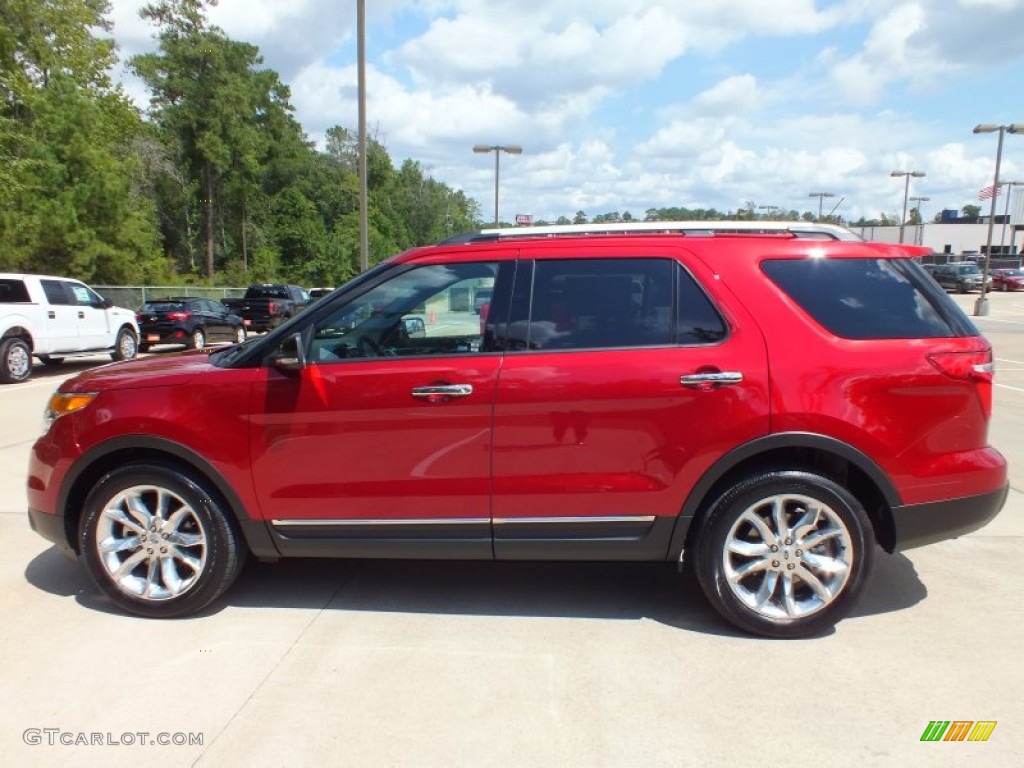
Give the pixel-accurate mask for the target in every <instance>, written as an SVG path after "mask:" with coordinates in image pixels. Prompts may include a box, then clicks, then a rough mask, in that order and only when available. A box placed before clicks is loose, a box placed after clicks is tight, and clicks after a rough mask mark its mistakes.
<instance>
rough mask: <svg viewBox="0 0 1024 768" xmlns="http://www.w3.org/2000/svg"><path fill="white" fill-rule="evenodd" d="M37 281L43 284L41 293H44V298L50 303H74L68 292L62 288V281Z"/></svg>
mask: <svg viewBox="0 0 1024 768" xmlns="http://www.w3.org/2000/svg"><path fill="white" fill-rule="evenodd" d="M39 282H40V284H41V285H42V286H43V293H45V294H46V300H47V301H48V302H50V303H51V304H74V303H75V302H74V300H73V298H72V297H71V294H70V292H69V291H66V290H65V289H64V283H62V282H61V281H60V280H40V281H39Z"/></svg>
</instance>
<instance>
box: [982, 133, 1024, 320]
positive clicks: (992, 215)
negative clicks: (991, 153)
mask: <svg viewBox="0 0 1024 768" xmlns="http://www.w3.org/2000/svg"><path fill="white" fill-rule="evenodd" d="M997 131H998V133H999V141H998V142H997V143H996V174H995V178H994V179H993V181H992V206H991V208H990V210H989V214H988V238H987V241H986V243H987V244H986V246H985V272H984V274H983V275H982V279H981V295H980V296H979V297H978V300H977V301H976V302H975V303H974V314H975V315H976V316H978V317H980V316H982V315H987V314H988V295H987V294H988V272H989V265H990V264H991V263H992V226H993V225H994V224H995V223H996V197H998V195H997V194H996V193H997V192H998V191H999V165H1000V163H1002V161H1003V134H1005V133H1007V132H1009V133H1024V123H1011V124H1010V125H995V124H994V123H981V124H980V125H976V126H974V133H996V132H997Z"/></svg>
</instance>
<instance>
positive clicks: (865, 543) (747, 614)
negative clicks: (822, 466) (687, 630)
mask: <svg viewBox="0 0 1024 768" xmlns="http://www.w3.org/2000/svg"><path fill="white" fill-rule="evenodd" d="M873 561H874V540H873V535H872V528H871V523H870V521H869V520H868V517H867V514H866V513H865V512H864V508H863V506H862V505H861V504H860V502H859V501H858V500H857V499H856V498H855V497H854V496H853V495H852V494H851V493H850V492H849V491H847V490H846V489H845V488H843V487H842V486H840V485H839V484H837V483H835V482H834V481H832V480H830V479H828V478H825V477H821V476H819V475H815V474H812V473H809V472H795V471H785V472H766V473H764V474H760V475H757V476H755V477H752V478H749V479H747V480H744V481H742V482H740V483H738V484H736V485H735V486H733V487H732V488H730V489H729V490H727V491H726V492H725V493H724V494H723V495H722V496H721V497H719V499H718V500H717V501H716V502H715V503H714V505H713V506H712V507H711V510H710V512H709V514H708V517H707V519H706V520H705V522H704V525H703V527H702V529H701V531H700V538H699V539H698V542H697V546H696V560H695V566H696V572H697V579H698V581H699V582H700V585H701V588H702V589H703V591H704V594H705V595H706V596H707V598H708V600H710V601H711V603H712V605H713V606H714V607H715V609H716V610H717V611H718V612H719V613H720V614H722V616H724V617H725V618H726V619H728V620H729V621H730V622H732V623H733V624H735V625H736V626H738V627H740V628H741V629H744V630H746V631H748V632H753V633H756V634H759V635H765V636H769V637H806V636H810V635H815V634H818V633H820V632H822V631H824V630H826V629H828V628H830V627H831V626H832V625H833V624H835V623H836V622H837V621H839V620H840V619H842V618H843V617H844V616H845V615H846V614H847V613H849V611H850V609H851V608H852V607H853V605H854V603H855V602H856V600H857V597H858V595H859V593H860V591H861V589H862V588H863V586H864V583H865V582H866V580H867V578H868V575H869V574H870V572H871V567H872V564H873Z"/></svg>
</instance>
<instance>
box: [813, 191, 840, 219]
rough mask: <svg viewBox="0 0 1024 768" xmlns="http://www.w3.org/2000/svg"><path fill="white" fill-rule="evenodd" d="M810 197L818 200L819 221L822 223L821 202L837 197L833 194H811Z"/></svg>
mask: <svg viewBox="0 0 1024 768" xmlns="http://www.w3.org/2000/svg"><path fill="white" fill-rule="evenodd" d="M808 197H816V198H818V221H821V202H822V200H824V199H825V198H826V197H835V195H833V194H832V193H831V192H811V194H809V195H808Z"/></svg>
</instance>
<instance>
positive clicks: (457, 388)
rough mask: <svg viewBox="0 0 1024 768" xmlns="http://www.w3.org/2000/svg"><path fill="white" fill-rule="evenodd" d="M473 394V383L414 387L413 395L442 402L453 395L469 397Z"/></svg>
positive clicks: (421, 398)
mask: <svg viewBox="0 0 1024 768" xmlns="http://www.w3.org/2000/svg"><path fill="white" fill-rule="evenodd" d="M472 394H473V385H472V384H434V385H431V386H429V387H413V390H412V396H413V397H415V398H419V399H420V400H430V401H432V402H441V401H444V400H450V399H451V398H453V397H467V396H468V395H472Z"/></svg>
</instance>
